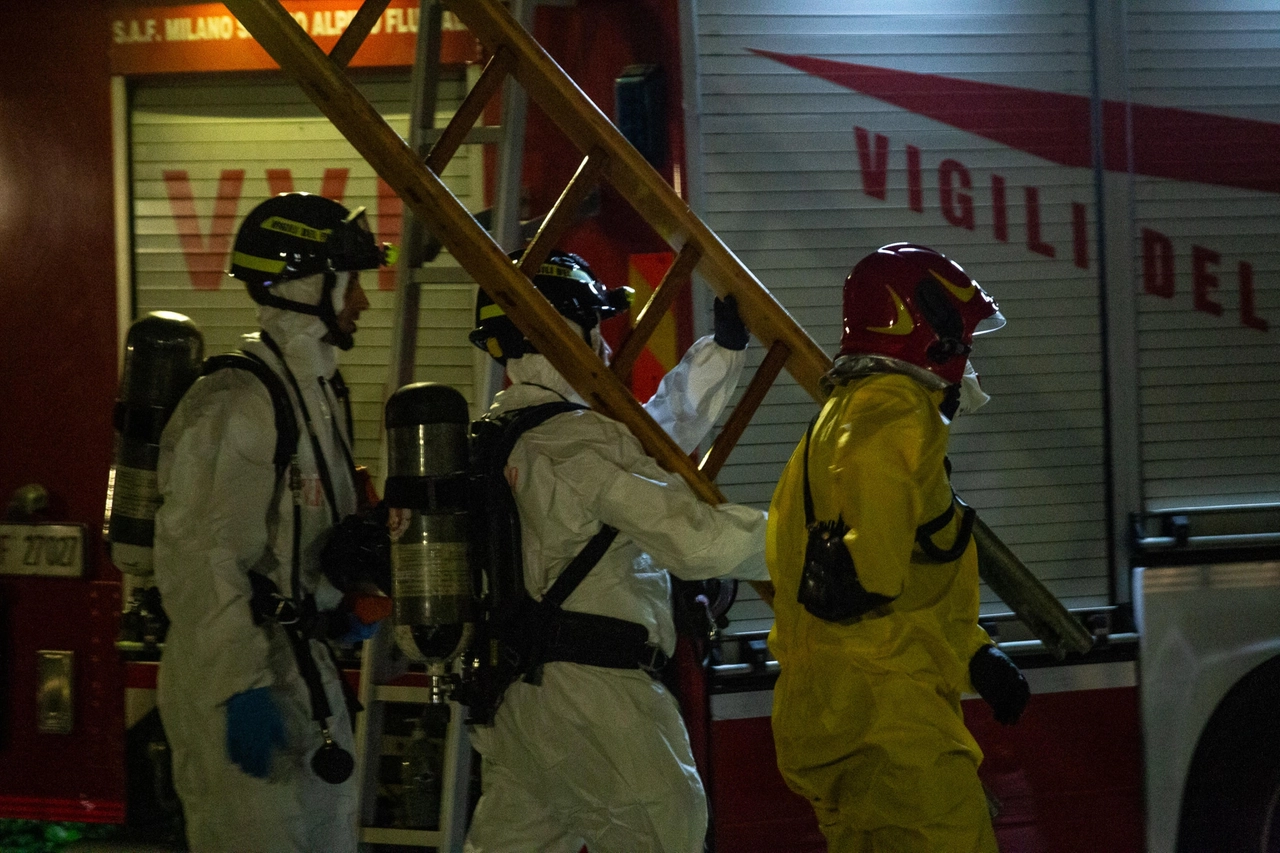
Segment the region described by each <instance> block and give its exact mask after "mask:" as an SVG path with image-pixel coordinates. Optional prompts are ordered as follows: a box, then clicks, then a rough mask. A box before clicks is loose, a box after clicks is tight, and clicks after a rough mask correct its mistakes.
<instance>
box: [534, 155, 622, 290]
mask: <svg viewBox="0 0 1280 853" xmlns="http://www.w3.org/2000/svg"><path fill="white" fill-rule="evenodd" d="M603 171H604V158H603V157H602V156H599V155H597V154H596V153H595V152H592V154H590V155H588V156H587V157H586V158H584V159H583V161H582V162H581V163H580V164H578V169H577V171H576V172H574V174H573V177H572V178H570V179H569V183H568V185H567V186H566V187H565V188H564V190H563V191H562V192H561V193H560V197H559V198H557V199H556V203H555V204H553V205H552V206H551V210H550V211H549V212H548V213H547V215H546V216H545V217H544V218H543V220H542V224H541V225H539V226H538V231H537V233H536V234H534V235H533V240H532V241H531V242H530V243H529V245H528V247H526V248H525V250H524V254H523V255H521V256H520V271H521V272H522V273H524V274H525V275H527V276H529V278H533V276H534V275H535V274H537V272H538V267H540V266H541V265H542V263H543V262H544V261H546V259H547V258H548V257H550V255H551V252H552V250H553V249H555V248H556V247H557V246H558V245H560V238H561V237H563V236H564V235H565V233H566V232H568V230H569V229H570V228H571V227H572V226H573V224H574V222H575V221H577V218H578V211H579V210H580V208H581V207H582V203H583V202H584V201H586V199H587V197H588V196H590V195H591V193H592V192H593V191H594V190H595V188H596V187H597V186H599V183H600V175H601V173H602V172H603Z"/></svg>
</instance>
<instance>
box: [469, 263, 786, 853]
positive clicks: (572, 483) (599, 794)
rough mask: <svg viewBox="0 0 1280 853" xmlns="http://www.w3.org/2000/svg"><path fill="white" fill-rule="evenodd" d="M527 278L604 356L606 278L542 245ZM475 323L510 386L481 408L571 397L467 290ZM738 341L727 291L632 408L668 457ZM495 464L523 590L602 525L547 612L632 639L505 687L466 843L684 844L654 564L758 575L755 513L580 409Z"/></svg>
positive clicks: (686, 821)
mask: <svg viewBox="0 0 1280 853" xmlns="http://www.w3.org/2000/svg"><path fill="white" fill-rule="evenodd" d="M533 283H534V285H535V286H536V287H537V288H538V289H539V291H540V292H541V293H542V294H543V295H544V296H546V297H547V299H548V300H549V301H550V302H551V303H552V304H553V305H554V306H555V307H556V308H557V310H558V311H559V312H560V313H561V314H562V315H563V316H564V317H565V318H566V320H567V321H568V322H569V323H570V326H571V327H573V328H575V329H576V330H577V331H578V332H580V333H581V334H582V335H583V337H584V339H585V340H586V341H587V342H588V344H590V345H592V346H593V347H595V348H596V351H597V352H598V353H600V354H601V355H602V357H604V358H605V360H606V361H607V359H608V348H607V345H606V344H604V342H603V340H602V339H601V337H600V329H599V321H600V320H601V319H603V318H607V317H610V316H613V315H615V314H617V313H619V312H621V311H622V310H625V309H626V307H627V306H628V303H629V291H628V289H626V288H616V289H613V290H606V289H605V288H604V286H603V285H602V284H601V283H600V282H599V281H598V280H597V279H596V278H595V276H594V274H593V273H592V272H591V270H590V268H589V266H588V265H587V263H586V262H585V261H583V259H582V258H580V257H578V256H577V255H574V254H571V253H566V252H559V251H557V252H553V253H552V254H551V256H550V257H549V259H548V260H547V261H546V262H545V263H544V264H542V266H541V267H540V268H539V270H538V272H537V274H536V275H534V276H533ZM476 320H477V328H476V329H475V331H474V332H472V341H473V342H474V343H476V345H477V346H480V347H481V348H483V349H485V350H486V351H487V352H489V354H490V355H491V356H493V357H494V358H495V359H497V360H498V361H500V362H501V363H503V364H505V366H506V371H507V376H508V378H509V379H510V382H511V385H510V387H508V388H506V389H504V390H502V391H501V392H499V393H498V394H497V395H496V397H495V398H494V401H493V406H492V408H491V410H490V416H494V415H501V414H503V413H510V412H514V411H516V410H521V409H526V408H528V407H533V406H537V405H540V404H545V403H550V402H555V401H571V402H577V403H581V402H582V401H581V398H580V397H579V396H578V394H577V393H576V392H575V391H574V389H573V388H572V387H571V386H570V385H569V383H568V382H567V381H566V380H565V379H564V378H563V377H562V376H561V375H560V374H559V373H558V372H557V371H556V370H555V369H554V368H553V367H552V366H551V364H550V362H549V361H548V360H547V359H546V357H545V356H543V355H541V354H539V353H537V352H536V351H535V350H534V349H533V347H532V345H531V344H530V343H529V341H527V340H526V339H524V337H523V336H522V335H521V334H520V332H519V331H518V330H517V329H516V328H515V325H514V324H513V323H512V322H511V320H510V319H509V318H507V317H506V316H505V315H504V314H503V312H502V310H501V308H500V307H499V306H497V305H495V304H494V303H493V302H492V301H491V300H489V299H488V298H487V297H486V296H485V295H484V294H483V293H481V294H480V296H479V299H478V302H477V307H476ZM747 340H748V334H747V330H746V328H745V327H744V326H743V324H742V321H741V319H740V318H739V317H738V315H737V311H736V306H735V305H734V304H733V302H732V298H730V299H729V300H728V301H725V302H719V301H718V303H717V305H716V334H715V335H714V336H707V337H705V338H703V339H701V340H699V341H697V342H695V343H694V344H693V346H692V347H691V348H690V349H689V351H688V352H687V353H686V355H685V356H684V358H683V360H682V361H681V363H680V364H679V365H678V366H677V367H676V368H675V369H674V370H672V371H671V372H670V373H668V374H667V376H666V377H665V378H664V379H663V381H662V383H661V385H660V387H659V389H658V391H657V393H656V394H655V395H654V396H653V398H652V399H651V400H650V401H649V402H648V403H647V404H646V406H645V408H646V410H647V411H648V413H649V414H650V415H652V416H653V417H654V419H655V420H656V421H657V422H658V423H659V424H660V425H661V426H662V427H663V428H664V429H666V431H667V432H668V433H669V434H670V435H671V436H672V437H673V438H674V439H675V441H676V443H677V444H679V445H680V447H681V448H682V449H683V450H684V451H685V452H691V451H692V450H693V449H694V447H695V446H696V445H697V444H698V442H700V441H701V440H702V439H703V437H704V436H705V434H706V433H707V431H708V430H709V429H710V427H711V426H712V424H713V423H714V421H715V419H716V417H717V416H718V415H719V414H720V412H721V411H722V409H723V408H724V406H725V404H726V403H727V402H728V400H729V396H730V394H731V393H732V391H733V388H734V386H735V384H736V383H737V380H738V377H739V375H740V373H741V370H742V367H743V364H744V361H745V355H744V352H743V350H744V349H745V347H746V344H747ZM505 473H506V477H507V480H508V482H509V483H510V484H511V487H512V492H513V494H514V499H515V504H516V507H517V510H518V515H519V522H520V531H521V537H522V551H523V572H524V584H525V588H526V589H527V591H528V592H529V594H530V595H531V596H532V597H533V598H534V599H539V600H541V599H543V597H544V596H547V595H548V591H549V590H550V589H551V588H553V586H554V583H555V581H556V580H557V578H558V577H559V576H560V574H561V572H562V571H564V570H565V567H566V565H567V564H569V563H570V562H571V561H573V560H574V558H575V555H577V554H579V552H581V551H583V549H584V543H587V542H588V541H589V540H591V539H592V537H593V535H596V534H597V533H598V531H599V530H600V529H601V526H602V525H609V526H612V527H613V528H616V529H617V531H618V532H617V536H616V538H615V539H613V540H612V544H611V545H610V546H609V547H608V550H607V551H605V552H604V554H603V557H601V558H600V559H599V561H598V562H597V563H595V564H594V566H593V567H592V568H591V569H590V571H588V572H587V574H586V575H585V578H583V579H582V580H581V582H580V583H579V584H578V585H577V586H576V588H574V589H573V591H572V592H571V593H570V594H569V595H568V597H567V598H566V599H565V600H564V602H563V609H564V610H565V611H569V614H568V615H570V616H581V615H583V614H595V615H598V616H603V617H613V619H615V620H625V621H626V622H629V623H638V625H639V626H642V627H643V630H641V631H640V632H639V636H640V637H641V638H646V637H647V639H645V640H644V642H645V646H644V648H643V649H641V651H640V654H639V655H636V656H633V657H630V658H629V659H613V660H610V657H611V655H613V653H612V651H611V650H610V649H608V648H604V647H603V646H605V645H607V643H600V644H599V645H601V646H602V647H601V648H573V647H565V648H560V649H558V651H557V652H556V653H555V654H552V655H550V656H549V658H545V659H547V660H548V661H549V662H547V663H545V664H544V665H543V666H542V667H541V672H540V683H537V684H535V683H530V682H529V680H518V681H516V682H515V683H513V684H511V686H510V687H508V688H507V689H506V692H505V694H504V695H503V697H502V699H501V703H500V704H499V705H498V706H497V712H496V714H495V715H494V717H493V720H492V724H491V725H477V726H474V727H473V728H472V742H473V743H474V745H475V747H476V749H477V750H478V751H479V752H480V754H481V756H482V759H483V763H482V770H481V778H482V784H483V793H482V795H481V797H480V800H479V802H478V804H477V806H476V810H475V815H474V818H473V820H472V824H471V828H470V832H469V833H468V836H467V844H466V850H467V851H469V853H516V851H533V850H537V851H543V853H560V851H563V853H577V851H578V850H579V849H580V848H581V847H582V846H583V844H586V845H587V847H588V849H589V850H590V851H591V853H609V851H616V853H645V851H654V853H658V851H665V853H700V851H702V850H703V845H704V841H705V836H706V829H707V806H706V797H705V793H704V790H703V787H702V782H701V780H700V779H699V777H698V773H697V769H696V767H695V765H694V759H693V755H692V752H691V749H690V745H689V738H688V734H687V732H686V730H685V727H684V723H683V720H682V719H681V717H680V711H679V707H678V705H677V702H676V699H675V698H674V697H673V696H672V695H671V694H670V693H669V692H668V690H667V689H666V688H665V687H664V686H663V684H662V682H661V681H660V680H658V679H657V678H656V677H655V670H656V668H657V667H658V666H660V665H661V663H662V661H663V660H665V658H666V656H667V655H670V654H671V653H672V652H673V650H674V648H675V644H676V634H675V627H674V624H673V621H672V609H671V600H670V595H671V579H670V577H669V576H668V571H670V572H671V573H672V574H675V575H677V576H679V577H681V578H683V579H685V580H702V579H709V578H713V577H723V576H731V577H736V578H741V579H744V580H763V579H764V578H766V577H767V572H766V570H765V568H764V564H763V554H762V549H763V547H764V534H765V526H766V515H765V513H762V512H760V511H758V510H755V509H750V508H748V507H744V506H737V505H731V504H722V505H720V506H710V505H708V504H706V503H704V502H702V501H701V500H699V499H698V498H697V497H695V495H694V494H693V492H692V491H691V490H690V489H689V488H688V486H687V485H686V484H685V483H684V482H683V481H682V480H681V479H680V477H679V476H677V475H674V474H672V473H670V472H668V471H666V470H664V469H662V468H661V467H659V466H658V464H657V463H656V462H655V461H654V460H653V459H652V458H650V457H649V456H647V455H646V454H645V452H644V450H643V449H642V447H641V445H640V442H639V441H638V440H637V439H636V438H635V437H634V436H633V435H632V434H631V432H630V431H629V430H627V428H626V427H625V426H623V425H622V424H621V423H619V422H617V421H615V420H612V419H610V418H608V417H605V416H604V415H601V414H599V413H597V412H594V411H591V410H590V409H586V408H583V409H580V410H576V411H571V412H565V413H561V414H557V415H555V416H553V417H551V418H550V419H549V420H547V421H545V422H544V423H542V424H540V425H538V426H535V427H533V428H532V429H530V430H528V431H527V432H525V433H523V435H522V436H521V437H520V438H519V439H518V440H517V441H516V443H515V445H514V449H513V450H512V452H511V454H510V456H509V457H508V458H507V465H506V469H505ZM566 574H568V573H567V572H566ZM586 618H587V619H591V618H593V617H591V616H588V617H586ZM613 657H614V658H616V657H617V656H616V655H613ZM637 657H639V658H643V660H637V659H636V658H637Z"/></svg>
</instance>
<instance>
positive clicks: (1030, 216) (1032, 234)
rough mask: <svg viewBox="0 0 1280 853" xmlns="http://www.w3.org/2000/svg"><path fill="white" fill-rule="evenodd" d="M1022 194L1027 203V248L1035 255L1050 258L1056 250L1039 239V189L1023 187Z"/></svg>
mask: <svg viewBox="0 0 1280 853" xmlns="http://www.w3.org/2000/svg"><path fill="white" fill-rule="evenodd" d="M1022 193H1023V198H1024V199H1025V200H1026V203H1027V248H1028V249H1030V250H1031V251H1033V252H1035V253H1036V254H1039V255H1044V256H1045V257H1046V258H1052V257H1053V256H1054V255H1055V254H1057V250H1055V249H1054V248H1053V246H1052V245H1051V244H1049V243H1046V242H1044V241H1043V240H1041V239H1040V189H1039V187H1023V188H1022Z"/></svg>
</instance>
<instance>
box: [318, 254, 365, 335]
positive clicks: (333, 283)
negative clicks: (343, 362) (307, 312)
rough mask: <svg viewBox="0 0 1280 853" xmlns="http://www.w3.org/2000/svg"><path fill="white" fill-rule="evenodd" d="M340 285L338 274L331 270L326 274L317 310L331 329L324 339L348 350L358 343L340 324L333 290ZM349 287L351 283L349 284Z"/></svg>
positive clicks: (321, 319)
mask: <svg viewBox="0 0 1280 853" xmlns="http://www.w3.org/2000/svg"><path fill="white" fill-rule="evenodd" d="M337 286H338V274H337V273H335V272H333V271H329V272H326V273H325V274H324V287H323V288H321V290H320V305H319V306H317V307H318V308H319V311H317V312H316V314H317V316H319V317H320V321H321V322H322V323H324V327H325V328H326V329H328V330H329V334H327V335H325V336H324V338H322V340H324V341H327V342H328V343H330V344H333V345H334V346H335V347H337V348H338V349H340V350H342V351H343V352H346V351H347V350H349V349H351V348H352V347H353V346H355V345H356V340H355V338H354V337H352V335H351V333H350V332H344V331H343V330H342V329H341V328H340V327H339V326H338V314H337V312H336V311H335V310H334V308H333V291H334V288H336V287H337ZM347 286H348V287H350V286H351V285H350V284H348V285H347Z"/></svg>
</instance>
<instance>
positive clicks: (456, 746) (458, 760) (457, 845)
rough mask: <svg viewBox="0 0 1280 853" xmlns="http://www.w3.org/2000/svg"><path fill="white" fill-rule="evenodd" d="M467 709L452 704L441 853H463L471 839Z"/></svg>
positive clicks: (442, 792)
mask: <svg viewBox="0 0 1280 853" xmlns="http://www.w3.org/2000/svg"><path fill="white" fill-rule="evenodd" d="M465 715H466V708H465V706H463V705H460V704H458V703H457V702H450V703H449V725H448V727H447V728H446V729H445V739H444V760H443V762H442V765H441V771H440V779H441V785H440V820H439V827H440V835H441V838H440V849H441V850H443V851H447V853H461V851H462V847H463V844H464V842H465V841H466V836H467V798H468V793H469V789H470V780H471V739H470V737H469V736H468V735H467V727H466V724H465V723H464V722H463V720H464V719H465Z"/></svg>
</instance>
